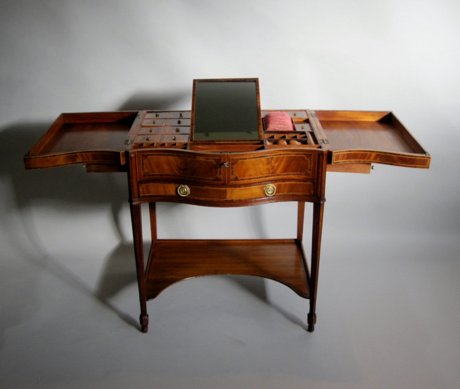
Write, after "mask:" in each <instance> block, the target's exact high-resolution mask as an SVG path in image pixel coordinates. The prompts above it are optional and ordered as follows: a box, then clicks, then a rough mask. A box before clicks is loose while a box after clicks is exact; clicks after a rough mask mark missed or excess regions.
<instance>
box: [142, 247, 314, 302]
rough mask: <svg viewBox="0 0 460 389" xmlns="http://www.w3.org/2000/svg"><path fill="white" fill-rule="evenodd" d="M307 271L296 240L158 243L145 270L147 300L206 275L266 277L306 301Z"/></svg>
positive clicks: (307, 292) (307, 288) (153, 248)
mask: <svg viewBox="0 0 460 389" xmlns="http://www.w3.org/2000/svg"><path fill="white" fill-rule="evenodd" d="M307 273H308V269H307V267H306V259H305V257H304V253H303V249H302V244H301V243H300V242H298V241H297V240H295V239H251V240H157V241H156V242H154V244H153V245H152V248H151V250H150V255H149V261H148V265H147V270H146V293H147V299H153V298H155V297H156V296H158V295H159V294H160V293H161V292H162V291H163V290H164V289H166V288H167V287H168V286H170V285H172V284H174V283H175V282H178V281H180V280H183V279H186V278H191V277H199V276H205V275H224V274H226V275H249V276H259V277H263V278H269V279H272V280H275V281H278V282H281V283H283V284H285V285H286V286H288V287H289V288H291V289H292V290H293V291H294V292H296V293H297V294H298V295H299V296H301V297H304V298H309V295H310V293H309V290H310V288H309V284H308V279H309V277H308V275H307Z"/></svg>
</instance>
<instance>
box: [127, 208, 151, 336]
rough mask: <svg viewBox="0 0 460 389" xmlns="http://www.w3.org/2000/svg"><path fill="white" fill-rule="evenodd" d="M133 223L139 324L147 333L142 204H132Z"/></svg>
mask: <svg viewBox="0 0 460 389" xmlns="http://www.w3.org/2000/svg"><path fill="white" fill-rule="evenodd" d="M130 207H131V222H132V227H133V238H134V256H135V258H136V272H137V285H138V288H139V302H140V307H141V314H140V316H139V322H140V325H141V331H142V332H147V331H148V328H149V315H148V314H147V299H146V293H145V269H144V247H143V241H142V215H141V206H140V204H132V203H131V204H130Z"/></svg>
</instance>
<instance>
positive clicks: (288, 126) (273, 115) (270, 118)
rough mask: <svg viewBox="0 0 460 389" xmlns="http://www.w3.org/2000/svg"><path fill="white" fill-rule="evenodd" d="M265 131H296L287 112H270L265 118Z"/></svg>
mask: <svg viewBox="0 0 460 389" xmlns="http://www.w3.org/2000/svg"><path fill="white" fill-rule="evenodd" d="M264 127H265V131H294V130H295V126H294V123H293V121H292V119H291V117H290V116H289V114H288V113H287V112H270V113H267V114H266V115H265V116H264Z"/></svg>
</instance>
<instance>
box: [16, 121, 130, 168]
mask: <svg viewBox="0 0 460 389" xmlns="http://www.w3.org/2000/svg"><path fill="white" fill-rule="evenodd" d="M136 119H138V113H137V112H94V113H93V112H91V113H63V114H61V115H59V117H58V118H57V119H56V120H55V121H54V123H53V124H52V126H51V127H50V128H49V130H48V131H47V132H46V133H45V134H44V135H43V136H42V137H41V138H40V140H39V141H38V142H37V143H36V144H35V145H34V147H33V148H32V149H31V150H30V152H29V153H27V154H26V156H25V157H24V161H25V166H26V168H27V169H36V168H47V167H56V166H64V165H72V164H86V167H87V169H88V170H89V171H122V170H125V169H124V164H125V150H126V141H127V139H128V133H129V131H130V129H131V127H132V126H133V124H134V122H135V121H136Z"/></svg>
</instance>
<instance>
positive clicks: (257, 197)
mask: <svg viewBox="0 0 460 389" xmlns="http://www.w3.org/2000/svg"><path fill="white" fill-rule="evenodd" d="M314 194H315V183H314V182H313V181H306V182H289V181H288V182H278V183H271V182H268V183H265V184H259V185H250V186H236V187H229V186H210V185H198V184H189V185H187V184H182V183H176V182H175V183H158V182H146V183H141V184H140V185H139V195H140V197H141V198H142V199H144V200H149V201H171V202H181V203H192V204H193V203H194V204H200V203H202V204H213V203H216V204H218V203H220V204H222V205H226V206H231V205H232V204H233V205H244V204H245V203H249V202H260V203H262V202H273V201H308V200H311V199H313V197H314Z"/></svg>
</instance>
